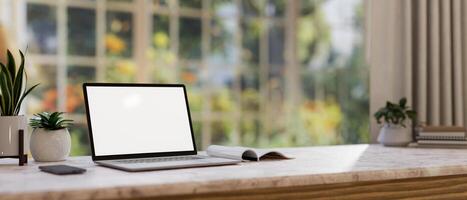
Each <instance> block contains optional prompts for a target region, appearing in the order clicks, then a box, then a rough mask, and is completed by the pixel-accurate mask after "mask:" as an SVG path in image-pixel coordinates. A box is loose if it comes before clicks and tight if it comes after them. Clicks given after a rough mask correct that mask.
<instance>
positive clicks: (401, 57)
mask: <svg viewBox="0 0 467 200" xmlns="http://www.w3.org/2000/svg"><path fill="white" fill-rule="evenodd" d="M365 3H366V19H367V21H366V45H367V46H366V53H367V61H368V63H369V65H370V71H371V73H370V76H371V77H370V81H371V83H370V101H371V103H370V111H371V113H370V114H372V113H374V112H375V111H376V110H377V109H378V108H379V107H381V106H383V105H384V102H385V101H386V100H392V101H396V100H397V99H399V98H400V97H404V96H405V97H407V98H408V99H409V102H410V103H411V104H412V105H413V106H414V108H415V109H416V110H417V112H418V119H419V121H421V122H424V123H426V124H428V125H435V126H439V125H443V126H464V125H465V124H466V122H465V120H466V119H467V116H466V114H467V112H466V108H467V99H466V98H465V94H467V85H466V83H467V38H466V36H467V1H465V0H391V1H387V0H366V2H365ZM372 120H373V119H372ZM371 133H372V139H373V141H374V140H375V138H376V136H377V133H378V127H377V126H376V124H375V122H374V120H373V123H372V127H371Z"/></svg>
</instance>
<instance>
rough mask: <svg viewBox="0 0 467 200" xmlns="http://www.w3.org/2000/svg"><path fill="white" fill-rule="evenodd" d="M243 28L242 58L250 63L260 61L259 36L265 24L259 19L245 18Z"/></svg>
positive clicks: (242, 22)
mask: <svg viewBox="0 0 467 200" xmlns="http://www.w3.org/2000/svg"><path fill="white" fill-rule="evenodd" d="M241 28H242V33H243V35H242V48H243V49H242V60H244V61H246V62H248V63H259V57H260V54H259V37H260V36H261V35H262V32H263V24H262V23H261V21H260V20H257V19H247V18H244V19H243V20H242V21H241Z"/></svg>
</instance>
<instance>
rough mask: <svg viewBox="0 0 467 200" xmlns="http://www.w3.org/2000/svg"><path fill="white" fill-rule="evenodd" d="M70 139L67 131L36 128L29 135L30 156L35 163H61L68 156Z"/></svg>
mask: <svg viewBox="0 0 467 200" xmlns="http://www.w3.org/2000/svg"><path fill="white" fill-rule="evenodd" d="M70 149H71V137H70V133H69V132H68V129H66V128H64V129H59V130H53V131H51V130H45V129H42V128H36V129H34V131H33V132H32V134H31V154H32V157H33V158H34V160H35V161H38V162H54V161H63V160H65V159H66V158H67V157H68V155H70Z"/></svg>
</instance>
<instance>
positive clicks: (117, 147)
mask: <svg viewBox="0 0 467 200" xmlns="http://www.w3.org/2000/svg"><path fill="white" fill-rule="evenodd" d="M86 92H87V100H88V106H89V117H90V121H91V128H92V136H93V143H94V152H95V156H106V155H122V154H140V153H160V152H178V151H194V150H195V149H194V145H193V140H192V134H191V129H190V121H189V120H190V119H189V116H188V108H187V105H186V102H185V92H184V89H183V87H160V86H157V87H124V86H86Z"/></svg>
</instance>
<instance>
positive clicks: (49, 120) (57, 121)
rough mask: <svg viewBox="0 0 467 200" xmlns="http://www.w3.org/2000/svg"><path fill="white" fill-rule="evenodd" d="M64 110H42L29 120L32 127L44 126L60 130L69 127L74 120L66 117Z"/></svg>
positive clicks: (44, 127)
mask: <svg viewBox="0 0 467 200" xmlns="http://www.w3.org/2000/svg"><path fill="white" fill-rule="evenodd" d="M62 115H63V112H54V113H48V112H42V113H37V114H34V116H35V117H34V118H32V119H31V120H29V125H30V126H31V127H32V128H43V129H46V130H59V129H64V128H68V127H69V126H70V125H72V122H73V120H70V119H64V118H63V117H62Z"/></svg>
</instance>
